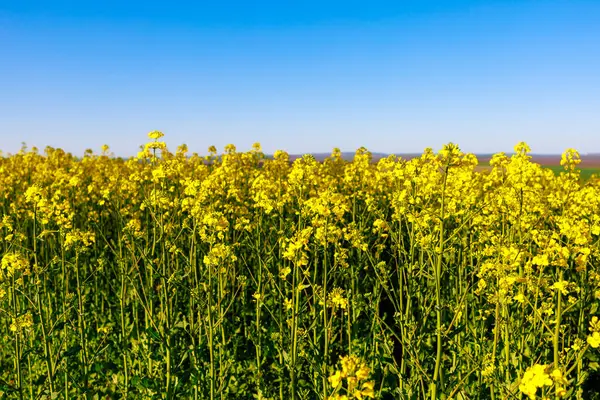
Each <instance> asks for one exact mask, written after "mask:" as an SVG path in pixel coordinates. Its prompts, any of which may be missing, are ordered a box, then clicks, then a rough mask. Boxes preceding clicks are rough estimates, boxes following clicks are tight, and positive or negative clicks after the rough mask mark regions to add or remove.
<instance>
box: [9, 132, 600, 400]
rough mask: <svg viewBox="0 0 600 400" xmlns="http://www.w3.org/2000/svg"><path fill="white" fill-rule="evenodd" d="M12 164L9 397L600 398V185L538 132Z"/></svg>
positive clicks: (159, 148) (162, 148)
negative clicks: (554, 161)
mask: <svg viewBox="0 0 600 400" xmlns="http://www.w3.org/2000/svg"><path fill="white" fill-rule="evenodd" d="M148 136H149V141H148V143H147V144H146V146H145V147H144V149H143V150H142V151H141V152H140V153H139V154H138V155H137V157H134V158H131V159H127V160H124V159H119V158H115V157H111V156H109V148H108V147H106V146H105V147H104V148H103V149H102V153H101V154H94V153H93V152H92V151H87V152H86V153H85V155H84V156H83V157H81V158H76V157H74V156H72V155H70V154H67V153H65V152H64V151H62V150H60V149H54V148H46V149H45V151H44V152H43V154H40V153H39V151H38V150H37V149H32V150H31V151H25V150H23V151H21V152H19V153H17V154H14V155H10V156H5V157H1V158H0V258H1V268H0V335H1V336H0V337H1V338H2V346H0V394H1V396H2V398H4V399H210V400H214V399H219V400H223V399H263V400H267V399H286V400H288V399H289V400H296V399H337V400H342V399H430V400H435V399H448V400H449V399H456V400H458V399H464V400H466V399H542V398H546V399H558V398H569V399H570V398H573V399H591V398H595V397H593V396H598V394H597V392H594V385H595V384H598V382H600V381H599V380H598V369H599V368H600V365H599V364H598V359H599V350H600V349H599V346H600V321H599V320H598V315H599V314H600V313H599V310H598V305H599V304H600V262H599V256H600V252H599V249H600V246H599V239H600V182H599V181H597V180H594V179H591V180H587V181H584V180H582V179H580V172H579V170H578V169H577V165H578V163H579V162H580V157H579V154H578V153H577V151H575V150H573V149H569V150H567V151H566V152H565V153H564V154H563V159H562V163H561V164H562V166H563V171H562V172H561V173H559V174H555V173H554V172H553V171H552V170H549V169H544V168H542V167H540V166H539V165H538V164H535V163H533V162H532V161H531V160H530V158H531V157H530V156H529V153H530V149H529V147H528V146H527V145H526V144H525V143H520V144H518V145H517V146H516V147H515V153H514V154H513V155H510V156H507V155H505V154H503V153H499V154H496V155H495V156H494V157H493V158H492V160H491V162H490V166H491V168H490V170H489V171H479V170H476V166H477V164H478V162H477V158H476V157H475V156H474V155H472V154H463V153H462V152H461V151H460V150H459V148H458V147H457V146H456V145H454V144H448V145H446V146H444V148H443V149H442V150H441V151H440V152H439V153H434V152H433V151H432V150H431V149H426V150H425V151H424V153H423V154H422V155H421V156H420V157H417V158H414V159H411V160H403V159H401V158H398V157H395V156H390V157H387V158H384V159H382V160H380V161H378V162H377V163H373V162H371V157H370V153H369V152H368V151H367V150H366V149H364V148H360V149H358V150H357V151H356V155H355V157H354V159H353V161H351V162H347V161H344V160H343V159H342V157H341V153H340V151H339V150H338V149H335V150H334V151H333V152H332V154H331V156H330V157H329V158H327V159H326V160H325V161H324V162H317V161H316V160H315V159H314V157H312V156H310V155H306V156H304V157H302V158H300V159H297V160H296V161H294V162H293V163H291V162H290V160H289V156H288V154H287V153H285V152H283V151H278V152H276V153H275V154H274V155H273V157H272V158H267V157H266V156H265V155H264V154H263V153H262V151H261V147H260V145H258V144H256V145H255V146H254V147H253V149H252V150H251V151H249V152H245V153H241V152H237V151H236V148H235V147H234V146H233V145H229V146H227V147H226V148H225V152H224V153H223V154H218V153H217V150H216V149H215V148H214V147H211V148H210V149H209V154H208V155H207V156H200V155H198V154H189V153H188V149H187V148H186V146H180V147H179V148H178V149H177V150H176V152H174V153H172V152H170V151H169V150H168V149H167V146H166V144H165V143H164V142H163V141H161V139H162V136H163V135H162V133H160V132H156V131H155V132H151V133H149V135H148ZM596 398H597V397H596Z"/></svg>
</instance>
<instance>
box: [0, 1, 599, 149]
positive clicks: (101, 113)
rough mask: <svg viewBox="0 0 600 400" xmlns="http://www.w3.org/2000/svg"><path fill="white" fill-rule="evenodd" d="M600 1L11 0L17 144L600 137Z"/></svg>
mask: <svg viewBox="0 0 600 400" xmlns="http://www.w3.org/2000/svg"><path fill="white" fill-rule="evenodd" d="M599 16H600V2H599V1H597V0H594V1H578V0H565V1H552V0H547V1H544V0H535V1H475V0H472V1H468V0H463V1H460V0H454V1H431V0H420V1H390V2H385V1H376V0H372V1H355V0H346V1H313V0H303V1H294V2H292V1H260V0H255V1H252V2H249V1H220V2H216V1H211V2H206V1H196V2H181V1H179V2H177V1H171V2H153V1H134V0H131V1H114V0H103V1H97V2H92V1H64V0H53V1H28V0H16V1H13V0H1V1H0V149H2V150H4V151H5V152H16V151H18V149H19V148H20V146H21V142H26V143H27V144H28V145H29V146H30V147H31V146H34V145H35V146H37V147H39V148H42V149H43V148H44V147H45V146H46V145H50V146H53V147H61V148H64V149H65V150H67V151H71V152H73V153H75V154H82V153H83V151H84V150H85V149H86V148H92V149H94V150H95V151H99V149H100V146H101V145H102V144H104V143H106V144H108V145H109V146H110V147H111V149H112V151H114V153H115V154H117V155H123V156H128V155H133V154H135V153H136V151H137V149H138V146H139V145H140V144H143V143H144V142H145V141H146V133H147V132H148V131H151V130H162V131H163V132H164V133H165V134H166V137H165V139H166V141H167V143H168V144H169V146H170V147H171V148H172V149H173V150H174V149H175V148H176V146H177V145H179V144H181V143H186V144H187V145H188V147H189V148H190V150H191V151H196V152H199V153H205V152H206V149H207V148H208V146H210V145H216V146H217V147H218V148H220V149H222V148H223V147H224V146H225V145H226V144H228V143H233V144H235V145H236V146H237V147H238V149H240V150H248V149H249V148H250V146H251V145H252V143H254V142H256V141H258V142H260V143H261V144H262V145H263V149H264V150H265V152H273V151H274V150H276V149H284V150H287V151H289V152H290V153H307V152H328V151H330V150H331V149H332V148H333V147H339V148H341V149H342V150H344V151H353V150H355V149H356V148H358V147H360V146H365V147H367V148H368V149H369V150H371V151H373V152H390V153H391V152H395V153H402V152H420V151H422V150H423V149H424V148H425V147H433V148H434V149H439V148H440V147H441V146H442V145H443V144H444V143H447V142H451V141H452V142H455V143H458V144H459V145H460V147H461V149H463V150H464V151H469V152H480V153H489V152H498V151H511V149H512V147H513V146H514V144H516V143H517V142H519V141H521V140H524V141H527V142H528V143H529V144H530V146H531V147H532V149H533V151H534V152H536V153H560V152H562V151H563V150H564V149H566V148H568V147H575V148H577V149H578V150H580V151H581V152H582V153H586V152H600V73H598V71H600V50H599V49H600V23H598V18H599Z"/></svg>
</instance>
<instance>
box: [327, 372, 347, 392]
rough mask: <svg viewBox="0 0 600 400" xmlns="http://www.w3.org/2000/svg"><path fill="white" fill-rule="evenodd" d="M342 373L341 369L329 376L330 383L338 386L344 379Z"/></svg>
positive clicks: (335, 386) (334, 386)
mask: <svg viewBox="0 0 600 400" xmlns="http://www.w3.org/2000/svg"><path fill="white" fill-rule="evenodd" d="M342 378H343V376H342V373H341V372H340V371H335V374H333V375H331V376H330V377H329V378H327V379H328V380H329V383H330V384H331V386H332V387H333V388H337V387H338V385H339V384H340V382H341V381H342Z"/></svg>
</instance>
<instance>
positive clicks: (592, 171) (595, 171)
mask: <svg viewBox="0 0 600 400" xmlns="http://www.w3.org/2000/svg"><path fill="white" fill-rule="evenodd" d="M582 164H583V163H582ZM540 165H541V166H542V167H544V168H548V169H551V170H552V171H554V173H555V174H557V175H558V174H559V173H561V172H564V171H565V169H564V168H563V167H562V166H561V165H560V163H559V165H556V164H550V165H549V164H543V163H540ZM490 168H491V166H490V163H489V161H484V162H480V163H479V167H478V169H480V170H482V171H485V170H486V169H490ZM579 170H580V171H581V179H582V180H584V181H587V180H588V179H590V178H591V177H592V176H593V175H596V176H600V166H584V167H582V168H579Z"/></svg>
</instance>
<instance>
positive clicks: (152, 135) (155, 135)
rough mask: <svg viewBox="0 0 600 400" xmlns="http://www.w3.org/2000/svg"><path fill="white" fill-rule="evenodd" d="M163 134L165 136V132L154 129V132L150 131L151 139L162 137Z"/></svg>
mask: <svg viewBox="0 0 600 400" xmlns="http://www.w3.org/2000/svg"><path fill="white" fill-rule="evenodd" d="M163 136H165V134H164V133H162V132H160V131H152V132H150V133H148V137H149V138H150V139H154V140H157V139H160V138H161V137H163Z"/></svg>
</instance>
